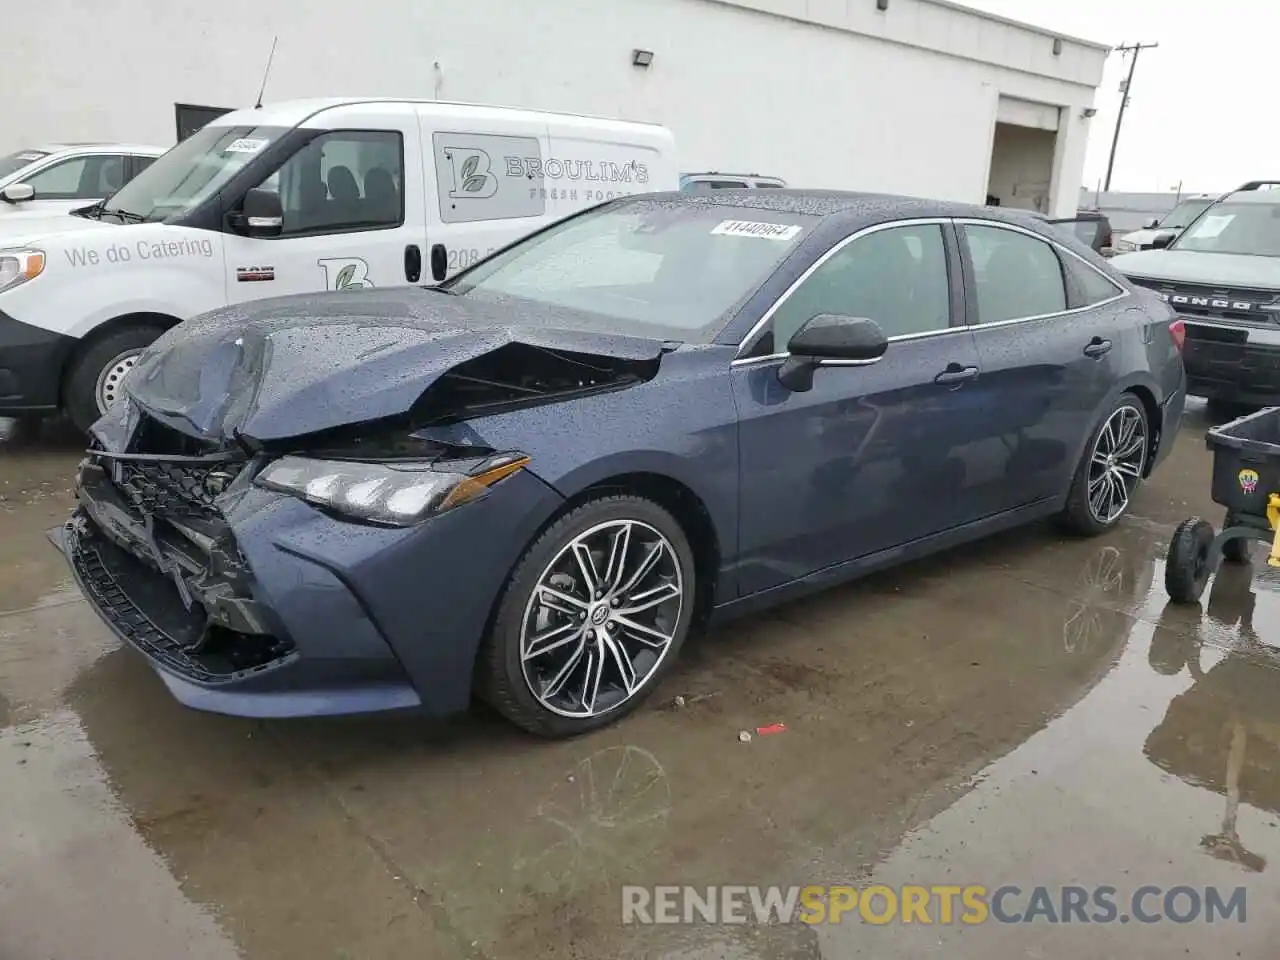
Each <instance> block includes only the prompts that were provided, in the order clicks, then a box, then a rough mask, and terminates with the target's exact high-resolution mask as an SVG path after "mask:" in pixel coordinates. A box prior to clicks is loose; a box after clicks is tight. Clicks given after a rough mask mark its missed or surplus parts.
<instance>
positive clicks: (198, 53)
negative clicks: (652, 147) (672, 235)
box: [0, 0, 1106, 215]
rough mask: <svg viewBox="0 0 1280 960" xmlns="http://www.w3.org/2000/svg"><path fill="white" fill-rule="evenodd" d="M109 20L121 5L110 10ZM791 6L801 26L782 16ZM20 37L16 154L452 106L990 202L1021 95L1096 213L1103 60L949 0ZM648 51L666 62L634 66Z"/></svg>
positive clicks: (455, 12)
mask: <svg viewBox="0 0 1280 960" xmlns="http://www.w3.org/2000/svg"><path fill="white" fill-rule="evenodd" d="M108 11H110V13H109V12H108ZM779 14H782V15H779ZM39 21H40V29H39V31H38V33H32V32H31V31H26V30H21V31H5V32H4V33H3V34H2V35H0V59H2V60H3V62H4V63H5V74H6V76H8V77H10V78H21V81H22V82H21V86H22V91H23V95H22V96H14V97H8V98H6V103H5V106H4V108H3V110H2V111H0V115H2V117H3V122H2V123H0V150H6V151H7V150H10V149H15V148H17V147H19V146H25V145H27V144H31V143H34V142H38V141H42V140H86V139H109V140H134V141H142V142H155V143H171V142H172V141H173V139H174V114H173V105H174V103H175V102H182V103H192V104H201V105H209V106H225V107H240V106H244V105H246V104H251V103H252V102H253V100H254V98H255V96H256V95H257V91H258V86H259V84H260V82H261V79H262V73H263V68H264V66H265V64H266V59H267V53H268V51H269V49H270V46H271V38H272V36H273V35H279V45H278V48H277V51H276V55H275V63H274V66H273V69H272V71H271V78H270V82H269V85H268V88H267V99H274V100H278V99H285V98H292V97H304V96H306V97H311V96H344V95H386V96H408V97H427V98H431V97H437V98H440V99H449V100H465V101H480V102H490V103H499V104H507V105H513V106H526V107H536V108H542V109H550V110H564V111H571V112H582V113H594V114H602V115H607V116H616V117H623V118H629V119H646V120H656V121H659V122H662V123H665V124H667V125H668V126H669V127H671V128H672V130H673V131H674V132H675V134H676V137H677V142H678V145H679V149H680V155H681V163H682V166H683V168H684V169H686V170H700V169H720V170H738V171H744V172H745V171H756V172H761V173H769V174H776V175H780V176H782V177H785V178H786V179H787V180H788V181H789V182H791V183H792V184H795V185H804V186H814V187H840V188H846V189H862V190H877V191H888V192H896V193H907V194H915V195H928V196H934V197H939V198H947V199H957V200H968V201H974V202H981V201H982V200H983V198H984V196H985V194H986V187H987V178H988V172H989V170H988V168H989V161H990V152H991V140H992V135H993V131H994V123H995V115H996V109H997V104H998V101H999V98H1000V96H1001V95H1002V94H1003V95H1005V96H1011V97H1016V98H1019V99H1023V100H1029V101H1033V102H1038V103H1043V104H1048V105H1052V106H1056V107H1062V108H1064V109H1063V110H1062V117H1063V120H1062V125H1061V137H1062V139H1061V141H1060V142H1059V144H1058V150H1057V155H1058V157H1057V159H1058V163H1057V169H1056V170H1055V174H1054V184H1053V191H1052V195H1053V206H1054V212H1055V213H1059V214H1062V215H1066V214H1069V213H1070V212H1071V211H1073V210H1074V209H1075V204H1076V197H1077V193H1078V190H1079V185H1080V175H1081V170H1082V168H1083V159H1084V146H1085V140H1086V138H1087V135H1088V121H1087V120H1085V119H1083V118H1082V116H1081V110H1082V109H1083V108H1084V107H1086V106H1089V105H1091V104H1092V101H1093V96H1094V90H1095V88H1096V86H1097V83H1098V82H1099V80H1100V79H1101V73H1102V64H1103V61H1104V59H1105V55H1106V51H1105V49H1104V48H1101V47H1098V46H1095V45H1088V44H1085V43H1083V42H1078V41H1073V40H1070V39H1064V40H1062V45H1061V46H1062V49H1061V52H1060V53H1059V54H1058V55H1054V54H1053V52H1052V47H1053V40H1054V37H1053V35H1052V34H1049V33H1046V32H1043V31H1038V30H1035V29H1033V28H1027V27H1024V26H1020V25H1016V24H1012V23H1009V22H1005V21H999V20H995V19H992V18H990V17H987V16H985V15H981V14H977V13H974V12H972V11H967V10H964V9H962V8H956V7H954V6H953V5H951V4H949V3H945V2H942V0H891V3H890V8H889V10H888V11H887V12H884V13H881V12H878V11H877V10H876V3H875V0H541V2H538V3H531V2H524V0H465V2H458V0H366V2H365V3H363V4H352V3H351V2H350V0H308V2H307V3H302V2H301V0H294V2H290V3H284V2H274V3H272V2H266V3H264V2H262V0H222V2H221V3H218V4H211V3H208V2H207V0H201V2H199V3H197V2H194V0H166V2H163V3H158V2H155V0H113V2H112V3H110V4H101V5H99V4H92V5H86V4H85V2H84V0H43V2H42V3H41V5H40V13H39ZM633 48H642V49H646V50H651V51H653V53H654V62H653V65H652V67H650V68H649V69H647V70H642V69H638V68H636V67H635V66H633V65H632V63H631V51H632V50H633Z"/></svg>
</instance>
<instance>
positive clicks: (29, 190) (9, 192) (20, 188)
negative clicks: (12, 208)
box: [0, 183, 36, 203]
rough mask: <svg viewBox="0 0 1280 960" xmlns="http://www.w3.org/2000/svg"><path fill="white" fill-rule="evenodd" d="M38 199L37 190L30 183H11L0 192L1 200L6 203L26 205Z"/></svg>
mask: <svg viewBox="0 0 1280 960" xmlns="http://www.w3.org/2000/svg"><path fill="white" fill-rule="evenodd" d="M35 198H36V188H35V187H33V186H32V185H31V184H29V183H11V184H9V185H8V186H7V187H5V188H4V189H3V190H0V200H3V201H4V202H5V203H25V202H26V201H28V200H34V199H35Z"/></svg>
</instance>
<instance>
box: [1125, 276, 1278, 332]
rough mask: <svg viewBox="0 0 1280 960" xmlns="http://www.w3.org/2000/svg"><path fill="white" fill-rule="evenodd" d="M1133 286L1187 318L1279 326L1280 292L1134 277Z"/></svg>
mask: <svg viewBox="0 0 1280 960" xmlns="http://www.w3.org/2000/svg"><path fill="white" fill-rule="evenodd" d="M1133 282H1134V283H1137V284H1139V285H1140V286H1144V287H1146V288H1147V289H1149V290H1154V291H1155V292H1156V293H1158V294H1160V295H1161V296H1162V297H1164V298H1165V300H1166V301H1168V303H1169V306H1171V307H1172V308H1173V309H1174V310H1175V311H1176V312H1177V313H1179V314H1181V315H1183V316H1187V317H1217V318H1221V319H1227V320H1247V321H1250V322H1253V323H1280V310H1267V309H1263V308H1264V307H1277V306H1280V293H1278V292H1277V291H1275V290H1257V289H1252V288H1248V287H1216V286H1211V285H1207V284H1193V283H1170V282H1169V281H1167V280H1148V279H1145V278H1142V277H1135V278H1134V281H1133Z"/></svg>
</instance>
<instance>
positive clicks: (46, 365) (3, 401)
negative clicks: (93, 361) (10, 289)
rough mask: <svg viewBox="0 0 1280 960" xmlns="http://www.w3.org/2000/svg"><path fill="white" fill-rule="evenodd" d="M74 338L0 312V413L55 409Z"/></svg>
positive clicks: (2, 414)
mask: <svg viewBox="0 0 1280 960" xmlns="http://www.w3.org/2000/svg"><path fill="white" fill-rule="evenodd" d="M75 344H76V340H75V338H74V337H68V336H66V335H65V334H61V333H54V332H52V331H50V330H44V329H42V328H40V327H35V326H32V325H31V324H29V323H22V322H21V321H19V320H15V319H14V318H13V317H11V316H9V315H8V314H7V313H4V312H3V311H0V416H7V415H14V414H20V413H30V412H37V411H44V410H55V409H57V407H58V396H59V390H60V387H61V380H62V370H63V367H64V366H65V365H66V362H67V358H68V357H70V356H71V351H72V350H73V349H74V347H75Z"/></svg>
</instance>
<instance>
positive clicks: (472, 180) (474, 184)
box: [462, 176, 485, 193]
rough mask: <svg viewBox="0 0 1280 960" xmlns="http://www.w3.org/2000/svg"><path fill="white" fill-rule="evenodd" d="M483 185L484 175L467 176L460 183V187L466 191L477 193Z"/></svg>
mask: <svg viewBox="0 0 1280 960" xmlns="http://www.w3.org/2000/svg"><path fill="white" fill-rule="evenodd" d="M484 185H485V177H484V176H479V177H467V179H466V180H465V181H463V183H462V189H463V190H465V191H467V193H479V192H480V191H481V190H483V189H484Z"/></svg>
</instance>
